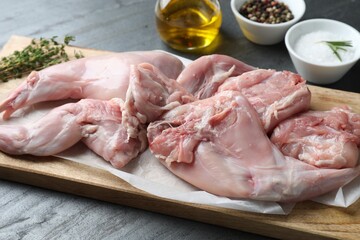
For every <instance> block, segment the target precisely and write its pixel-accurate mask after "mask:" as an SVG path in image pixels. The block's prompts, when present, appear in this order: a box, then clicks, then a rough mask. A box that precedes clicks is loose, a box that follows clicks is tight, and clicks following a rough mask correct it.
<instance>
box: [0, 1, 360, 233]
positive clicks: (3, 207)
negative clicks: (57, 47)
mask: <svg viewBox="0 0 360 240" xmlns="http://www.w3.org/2000/svg"><path fill="white" fill-rule="evenodd" d="M305 2H306V13H305V15H304V17H303V18H302V20H305V19H311V18H329V19H335V20H339V21H342V22H344V23H347V24H349V25H351V26H353V27H354V28H356V29H357V30H360V16H359V13H358V10H359V9H360V1H358V0H342V1H338V0H316V1H315V0H306V1H305ZM220 3H221V7H222V14H223V23H222V27H221V31H220V35H219V36H218V38H217V39H216V41H215V43H214V44H213V45H212V46H211V47H209V48H208V49H205V51H204V52H202V53H183V52H179V51H176V50H173V49H171V48H169V47H168V46H167V45H165V44H164V43H163V42H162V41H161V40H160V38H159V36H158V34H157V32H156V27H155V16H154V6H155V0H134V1H130V0H109V1H101V0H78V1H71V0H63V1H46V0H23V1H13V0H1V1H0V47H1V46H3V45H4V44H5V43H6V42H7V40H8V39H9V38H10V36H11V35H23V36H29V37H36V38H38V37H52V36H65V35H66V34H70V35H73V36H75V37H76V42H75V43H74V45H77V46H81V47H87V48H96V49H101V50H109V51H118V52H120V51H135V50H153V49H162V50H165V51H169V52H172V53H175V54H178V55H181V56H184V57H187V58H190V59H196V58H197V57H199V56H201V55H203V54H211V53H219V54H226V55H229V56H232V57H235V58H237V59H240V60H242V61H244V62H246V63H248V64H250V65H253V66H257V67H260V68H273V69H277V70H290V71H294V72H295V69H294V66H293V64H292V62H291V60H290V57H289V55H288V53H287V50H286V47H285V44H284V42H281V43H279V44H276V45H272V46H260V45H256V44H253V43H251V42H249V41H248V40H246V39H245V38H244V36H243V34H242V32H241V31H240V29H239V27H238V25H237V23H236V21H235V18H234V16H233V15H232V12H231V9H230V1H229V0H220ZM324 87H327V88H334V89H340V90H346V91H352V92H358V93H360V62H358V63H357V64H356V65H355V66H354V67H353V68H352V69H351V70H350V71H349V72H348V73H347V74H346V75H345V76H344V77H343V78H342V79H341V80H339V81H338V82H336V83H334V84H330V85H325V86H324ZM0 195H1V196H2V197H1V198H0V216H1V217H0V239H72V238H73V239H268V238H266V237H260V236H257V235H254V234H248V233H245V232H240V231H236V230H230V229H226V228H221V227H216V226H211V225H207V224H202V223H197V222H192V221H188V220H183V219H179V218H175V217H169V216H165V215H161V214H156V213H150V212H146V211H142V210H138V209H133V208H129V207H124V206H119V205H114V204H109V203H105V202H100V201H95V200H90V199H85V198H81V197H77V196H73V195H68V194H63V193H58V192H53V191H49V190H43V189H39V188H35V187H31V186H27V185H21V184H16V183H11V182H7V181H2V180H1V181H0Z"/></svg>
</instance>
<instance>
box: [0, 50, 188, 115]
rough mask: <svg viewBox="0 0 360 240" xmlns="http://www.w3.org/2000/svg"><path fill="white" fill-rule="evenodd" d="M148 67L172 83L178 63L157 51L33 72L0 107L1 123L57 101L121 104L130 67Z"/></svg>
mask: <svg viewBox="0 0 360 240" xmlns="http://www.w3.org/2000/svg"><path fill="white" fill-rule="evenodd" d="M144 62H147V63H151V64H152V65H154V66H155V67H157V68H159V69H160V70H161V71H162V72H163V73H164V74H165V75H166V76H167V77H169V78H172V79H176V78H177V76H178V75H179V74H180V72H181V71H182V69H183V64H182V62H181V61H180V60H179V59H178V58H176V57H174V56H172V55H170V54H167V53H164V52H160V51H148V52H124V53H116V54H109V55H103V56H95V57H88V58H81V59H77V60H73V61H69V62H65V63H62V64H58V65H54V66H51V67H48V68H46V69H43V70H41V71H38V72H37V71H33V72H32V73H30V75H29V76H28V77H27V79H26V80H25V81H24V82H23V83H22V84H21V85H20V86H19V87H18V88H16V89H15V90H14V92H13V93H11V94H10V96H9V97H8V98H7V99H5V100H4V101H3V102H2V103H1V104H0V112H2V111H5V112H4V114H3V118H4V119H8V118H9V117H10V116H11V114H12V113H13V112H14V111H16V110H17V109H19V108H22V107H25V106H29V105H32V104H34V103H38V102H44V101H51V100H59V99H67V98H72V99H83V98H93V99H101V100H110V99H112V98H121V99H123V100H125V95H126V91H127V88H128V84H129V73H130V65H137V64H140V63H144Z"/></svg>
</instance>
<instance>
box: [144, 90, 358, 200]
mask: <svg viewBox="0 0 360 240" xmlns="http://www.w3.org/2000/svg"><path fill="white" fill-rule="evenodd" d="M147 130H148V133H147V135H148V140H149V146H150V150H151V151H152V152H153V154H154V155H155V156H156V157H157V158H158V159H159V160H160V161H161V162H162V163H163V164H164V165H165V166H166V167H167V168H168V169H169V170H170V171H172V172H173V173H174V174H175V175H177V176H179V177H180V178H182V179H184V180H185V181H187V182H189V183H191V184H193V185H194V186H197V187H199V188H200V189H203V190H205V191H208V192H210V193H213V194H216V195H221V196H227V197H232V198H245V199H256V200H266V201H280V202H289V201H301V200H305V199H309V198H312V197H315V196H318V195H321V194H323V193H326V192H328V191H330V190H333V189H336V188H339V187H340V186H342V185H344V184H346V183H348V182H349V181H351V180H352V179H354V178H355V177H356V176H358V175H359V173H360V171H359V167H357V168H344V169H319V168H317V167H314V166H312V165H309V164H306V163H304V162H302V161H299V160H297V159H294V158H291V157H284V156H283V155H282V154H281V152H279V150H278V149H277V148H276V147H275V146H274V145H273V144H272V143H271V142H270V140H269V138H268V137H267V135H266V133H265V132H264V129H263V127H262V125H261V121H260V119H259V116H258V114H257V112H256V111H255V110H254V108H253V107H252V106H251V105H250V103H249V101H248V100H247V99H246V98H245V97H244V96H243V95H242V94H241V93H240V92H237V91H223V92H220V93H218V94H216V95H215V96H213V97H210V98H207V99H204V100H199V101H195V102H192V103H189V104H185V105H182V106H179V107H176V108H174V109H173V110H171V111H169V112H167V113H165V114H164V115H163V117H162V119H161V120H159V121H156V122H152V123H150V125H149V127H148V129H147Z"/></svg>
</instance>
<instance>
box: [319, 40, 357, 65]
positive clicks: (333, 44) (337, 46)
mask: <svg viewBox="0 0 360 240" xmlns="http://www.w3.org/2000/svg"><path fill="white" fill-rule="evenodd" d="M323 43H326V45H328V46H329V48H330V49H331V50H332V51H333V53H334V54H335V55H336V57H337V58H338V59H339V60H340V62H342V59H341V57H340V54H339V52H338V51H339V50H343V51H345V52H346V51H347V50H346V48H345V47H352V44H351V41H323Z"/></svg>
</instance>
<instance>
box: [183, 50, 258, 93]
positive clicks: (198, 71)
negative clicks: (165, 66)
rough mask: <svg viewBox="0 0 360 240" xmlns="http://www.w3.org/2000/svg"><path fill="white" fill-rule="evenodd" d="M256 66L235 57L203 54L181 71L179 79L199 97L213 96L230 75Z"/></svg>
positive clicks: (241, 72)
mask: <svg viewBox="0 0 360 240" xmlns="http://www.w3.org/2000/svg"><path fill="white" fill-rule="evenodd" d="M254 69H256V68H254V67H252V66H249V65H247V64H245V63H243V62H241V61H239V60H237V59H235V58H232V57H229V56H225V55H220V54H213V55H208V56H203V57H200V58H198V59H196V60H195V61H193V62H192V63H190V64H189V65H188V66H186V67H185V69H184V70H183V71H182V72H181V74H180V75H179V77H178V78H177V81H178V82H179V83H180V85H181V86H183V87H184V88H185V89H186V90H187V91H189V92H190V93H191V94H193V95H194V96H195V97H197V98H199V99H204V98H208V97H211V96H212V95H214V93H215V92H216V91H217V88H218V87H219V86H220V85H221V84H222V83H223V82H224V81H225V80H226V79H227V78H229V77H232V76H238V75H241V74H243V73H244V72H248V71H251V70H254Z"/></svg>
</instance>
